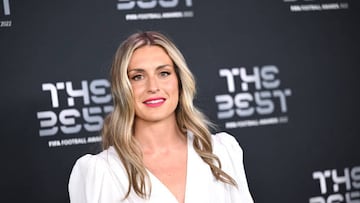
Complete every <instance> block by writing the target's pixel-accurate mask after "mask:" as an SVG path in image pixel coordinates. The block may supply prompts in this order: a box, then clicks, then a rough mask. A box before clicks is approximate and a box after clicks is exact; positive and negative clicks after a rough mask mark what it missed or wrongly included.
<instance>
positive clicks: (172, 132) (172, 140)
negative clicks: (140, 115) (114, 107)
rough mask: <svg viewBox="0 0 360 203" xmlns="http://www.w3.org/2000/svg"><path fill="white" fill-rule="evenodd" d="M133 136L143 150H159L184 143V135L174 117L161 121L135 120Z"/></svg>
mask: <svg viewBox="0 0 360 203" xmlns="http://www.w3.org/2000/svg"><path fill="white" fill-rule="evenodd" d="M134 129H135V133H134V136H135V138H136V139H137V140H138V142H139V143H140V146H141V147H142V148H143V150H151V151H153V150H158V149H159V150H161V149H166V148H171V147H173V146H175V145H177V144H183V143H186V136H184V134H183V132H181V130H180V129H179V127H178V126H177V123H176V120H175V118H173V119H167V120H165V121H161V122H148V121H144V120H138V119H136V120H135V128H134Z"/></svg>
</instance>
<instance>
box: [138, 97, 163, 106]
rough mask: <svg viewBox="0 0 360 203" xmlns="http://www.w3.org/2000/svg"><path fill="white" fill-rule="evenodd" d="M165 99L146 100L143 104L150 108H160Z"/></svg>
mask: <svg viewBox="0 0 360 203" xmlns="http://www.w3.org/2000/svg"><path fill="white" fill-rule="evenodd" d="M165 100H166V99H165V98H162V97H159V98H150V99H147V100H145V101H144V102H143V103H144V104H145V105H146V106H148V107H158V106H161V105H162V104H163V103H164V102H165Z"/></svg>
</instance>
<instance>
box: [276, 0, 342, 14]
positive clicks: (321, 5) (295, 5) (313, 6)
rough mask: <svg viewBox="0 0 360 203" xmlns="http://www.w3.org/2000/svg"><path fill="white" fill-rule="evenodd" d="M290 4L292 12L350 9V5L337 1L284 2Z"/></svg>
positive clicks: (293, 0) (305, 0)
mask: <svg viewBox="0 0 360 203" xmlns="http://www.w3.org/2000/svg"><path fill="white" fill-rule="evenodd" d="M283 1H284V2H286V3H290V11H291V12H307V11H330V10H341V9H348V8H349V3H348V2H345V1H336V0H283Z"/></svg>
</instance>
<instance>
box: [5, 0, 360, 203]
mask: <svg viewBox="0 0 360 203" xmlns="http://www.w3.org/2000/svg"><path fill="white" fill-rule="evenodd" d="M125 8H126V9H125ZM359 11H360V10H359V7H358V3H357V2H356V1H355V0H348V1H346V0H345V1H337V0H312V1H306V0H277V1H257V0H241V1H236V0H224V1H206V2H205V1H199V0H150V1H141V0H139V1H128V0H118V1H116V0H110V1H94V0H88V1H84V0H79V1H70V0H64V1H40V0H32V1H16V0H2V1H0V22H1V24H0V25H1V26H0V33H1V35H0V36H1V38H0V56H1V60H0V73H1V75H0V78H1V80H0V84H1V92H2V93H1V103H0V104H1V105H0V110H1V114H0V119H1V120H0V121H1V132H2V133H1V138H2V139H1V143H2V147H1V152H2V153H1V154H2V161H1V171H2V173H1V174H2V178H1V179H2V180H1V194H2V195H1V199H4V200H7V201H10V202H25V201H27V202H68V201H69V200H68V194H67V182H68V178H69V174H70V171H71V168H72V166H73V164H74V162H75V160H76V159H77V158H78V157H80V156H81V155H83V154H85V153H96V152H98V151H99V150H100V149H101V147H100V139H99V131H98V130H99V129H100V127H101V124H102V119H101V118H102V116H104V115H105V114H106V113H107V112H109V110H111V102H109V100H108V98H109V97H108V96H109V88H108V71H109V66H110V63H111V59H112V56H113V53H114V52H115V50H116V48H117V46H118V45H119V43H120V42H121V41H122V40H124V39H125V37H126V36H128V35H129V34H131V33H133V32H135V31H138V30H158V31H162V32H163V33H165V34H167V35H168V36H170V37H171V38H172V39H173V40H174V41H175V42H176V44H177V45H178V47H179V48H180V50H181V51H182V52H183V53H184V55H185V57H186V59H187V62H188V65H189V66H190V68H191V70H192V71H193V73H194V74H195V76H196V78H197V82H198V95H197V97H196V101H195V102H196V104H197V105H198V106H199V107H200V108H201V109H202V110H203V111H204V112H205V113H206V114H207V115H208V116H209V118H210V119H211V120H212V121H214V122H215V123H217V124H218V127H219V131H227V132H230V133H231V134H232V135H234V136H235V137H236V139H237V140H238V141H239V143H240V144H241V146H242V148H243V150H244V153H245V160H244V163H245V167H246V171H247V176H248V182H249V187H250V190H251V192H252V195H253V197H254V200H255V202H284V203H288V202H312V203H323V202H348V203H349V202H352V203H354V202H356V203H358V202H360V158H359V154H360V153H359V152H360V148H359V141H360V138H359V132H360V127H359V124H358V121H359V119H358V115H359V113H360V112H359V110H360V107H359V104H360V97H359V87H360V80H359V79H358V74H359V73H360V72H359V70H358V69H359V65H360V61H359V58H360V54H359V53H360V52H359V45H360V38H359V36H360V31H359V19H360V18H359V17H360V15H359Z"/></svg>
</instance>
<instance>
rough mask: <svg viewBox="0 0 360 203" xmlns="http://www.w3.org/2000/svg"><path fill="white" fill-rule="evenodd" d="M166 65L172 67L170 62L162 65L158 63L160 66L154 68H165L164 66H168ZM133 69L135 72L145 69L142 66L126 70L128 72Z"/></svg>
mask: <svg viewBox="0 0 360 203" xmlns="http://www.w3.org/2000/svg"><path fill="white" fill-rule="evenodd" d="M168 66H170V67H172V65H171V64H164V65H160V66H158V67H156V70H159V69H162V68H166V67H168ZM133 71H135V72H144V71H145V70H144V69H142V68H133V69H131V70H128V71H127V72H128V73H130V72H133Z"/></svg>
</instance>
